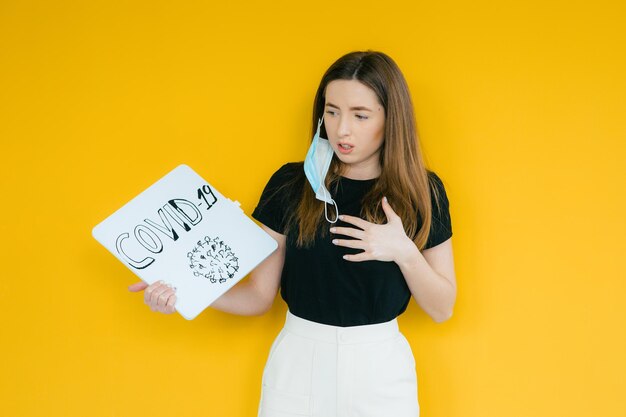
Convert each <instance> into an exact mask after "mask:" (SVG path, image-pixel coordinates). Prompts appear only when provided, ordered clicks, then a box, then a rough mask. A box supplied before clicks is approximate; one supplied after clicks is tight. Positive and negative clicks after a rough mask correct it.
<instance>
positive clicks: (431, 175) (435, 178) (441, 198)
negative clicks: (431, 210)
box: [426, 169, 448, 206]
mask: <svg viewBox="0 0 626 417" xmlns="http://www.w3.org/2000/svg"><path fill="white" fill-rule="evenodd" d="M426 173H427V174H428V184H429V186H430V196H431V199H432V202H433V206H434V205H435V204H437V205H441V204H444V205H446V206H447V205H448V196H447V194H446V187H445V186H444V184H443V181H442V180H441V178H440V177H439V175H437V174H436V173H435V172H434V171H431V170H428V169H427V170H426Z"/></svg>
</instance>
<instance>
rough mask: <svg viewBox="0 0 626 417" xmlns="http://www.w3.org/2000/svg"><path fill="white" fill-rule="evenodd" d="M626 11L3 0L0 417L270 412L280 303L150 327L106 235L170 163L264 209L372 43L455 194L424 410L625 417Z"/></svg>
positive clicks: (552, 4)
mask: <svg viewBox="0 0 626 417" xmlns="http://www.w3.org/2000/svg"><path fill="white" fill-rule="evenodd" d="M227 3H228V4H227ZM174 4H176V5H174ZM625 21H626V7H625V6H624V2H623V1H618V0H614V1H604V0H600V1H593V2H588V1H547V2H546V1H540V0H530V1H524V2H522V1H519V2H511V3H510V4H506V2H493V1H484V0H477V1H465V2H463V1H428V2H426V1H421V0H420V1H417V2H396V1H359V2H356V1H346V2H338V1H326V0H323V1H316V2H310V3H308V4H303V5H296V4H295V3H293V2H290V1H280V2H273V3H265V2H247V3H244V2H231V3H229V2H166V1H143V2H138V1H135V2H110V1H87V2H75V1H66V0H59V1H49V2H37V1H15V0H3V1H2V3H0V140H1V152H2V164H1V166H0V185H1V187H2V188H1V191H2V204H1V205H0V215H1V220H0V232H1V235H2V239H1V242H0V245H1V246H0V249H1V251H0V253H1V256H2V279H1V280H0V297H1V302H0V305H1V308H2V311H1V312H2V314H1V318H0V320H1V321H0V332H1V335H2V347H1V352H0V354H1V355H0V356H1V358H0V366H1V368H0V378H1V382H0V404H2V412H1V414H2V415H6V416H93V417H97V416H154V417H157V416H227V417H231V416H232V417H243V416H253V415H256V414H255V413H256V407H257V402H258V398H259V393H260V378H261V373H262V369H263V366H264V362H265V359H266V356H267V353H268V350H269V347H270V344H271V342H272V340H273V338H274V336H275V335H276V333H277V332H278V331H279V329H280V327H281V326H282V323H283V320H284V314H285V311H286V310H285V305H284V302H283V301H282V300H280V299H278V300H277V302H276V303H275V305H274V308H273V309H272V311H271V312H270V313H268V314H267V315H265V316H262V317H254V318H247V317H236V316H229V315H227V314H224V313H221V312H217V311H214V310H207V311H206V312H204V313H203V314H202V315H200V316H199V317H198V318H197V319H195V320H193V321H191V322H188V321H186V320H184V319H183V318H182V317H180V316H179V315H171V316H164V315H160V314H155V313H152V312H151V311H149V309H148V308H147V307H146V306H145V305H144V304H143V302H142V299H141V296H140V295H138V294H133V293H129V292H127V290H126V286H127V285H129V284H131V283H133V282H135V281H136V279H135V277H134V275H133V274H132V273H131V272H130V271H129V270H128V269H126V267H124V266H123V265H122V264H121V263H120V262H118V261H117V260H116V259H115V258H114V257H113V256H112V255H110V254H109V253H108V252H106V250H105V249H104V248H103V247H101V246H100V245H99V244H98V243H97V242H96V241H95V240H94V239H93V238H92V237H91V228H92V227H93V226H94V225H96V224H97V223H99V222H100V221H101V220H103V219H104V218H105V217H106V216H108V215H109V214H111V213H112V212H113V211H114V210H116V209H117V208H119V207H120V206H121V205H123V204H125V203H126V202H127V201H129V200H130V199H131V198H132V197H134V196H135V195H136V194H137V193H139V192H140V191H142V190H143V189H144V188H146V187H147V186H148V185H150V184H151V183H153V182H154V181H155V180H156V179H158V178H160V177H161V176H162V175H164V174H165V173H166V172H168V171H169V170H171V169H172V168H174V167H175V166H176V165H178V164H180V163H187V164H189V165H190V166H191V167H193V168H194V169H195V170H196V171H197V172H198V173H200V174H201V175H202V176H204V177H205V178H206V179H207V180H209V181H210V182H211V183H212V184H213V185H214V186H215V187H216V188H218V190H220V191H221V192H222V193H223V194H225V195H227V196H229V197H231V198H233V199H237V200H239V201H240V202H241V203H242V206H243V208H244V210H245V211H246V213H248V214H250V213H251V212H252V210H253V209H254V207H255V205H256V202H257V200H258V197H259V195H260V193H261V190H262V188H263V186H264V185H265V183H266V181H267V180H268V178H269V176H270V175H271V174H272V173H273V172H274V171H275V170H276V169H277V168H278V167H279V166H280V165H282V164H283V163H284V162H287V161H294V160H302V159H303V157H304V154H305V152H306V149H307V146H308V142H309V140H310V137H309V136H308V135H309V130H310V114H311V107H312V101H313V95H314V93H315V89H316V87H317V85H318V83H319V80H320V78H321V76H322V73H323V71H324V70H325V69H326V68H327V67H328V66H329V65H330V64H331V63H332V62H333V61H334V60H335V59H337V58H338V57H339V56H341V55H343V54H344V53H347V52H349V51H352V50H362V49H368V48H370V49H374V50H382V51H384V52H386V53H388V54H389V55H390V56H392V57H393V58H394V59H395V60H396V62H397V63H398V64H399V66H400V67H401V69H402V70H403V72H404V74H405V76H406V78H407V80H408V82H409V85H410V88H411V92H412V95H413V98H414V101H415V106H416V113H417V120H418V126H419V132H420V135H421V137H422V141H423V148H424V151H425V154H426V158H427V161H428V162H429V164H430V167H431V168H432V169H434V170H435V171H436V172H437V173H438V174H439V175H440V176H441V177H442V178H443V180H444V184H445V185H446V189H447V192H448V196H449V198H450V202H451V206H450V207H451V214H452V221H453V230H454V237H453V238H452V240H453V246H454V253H455V260H456V271H457V278H458V286H459V294H458V301H457V305H456V309H455V313H454V316H453V318H452V319H451V320H450V321H448V322H445V323H443V324H435V323H433V322H432V321H430V319H429V318H428V317H427V316H426V315H425V314H424V313H423V312H421V311H420V310H419V308H418V307H417V306H416V305H415V304H414V302H413V303H412V305H411V307H410V308H409V310H408V311H407V313H406V314H404V315H403V316H401V319H400V324H401V327H402V329H403V331H404V332H405V334H406V335H407V338H408V339H409V341H410V343H411V345H412V347H413V351H414V354H415V357H416V361H417V371H418V378H419V384H420V385H419V398H420V404H421V407H422V416H424V417H444V416H445V417H492V416H493V417H502V416H507V417H515V416H521V417H535V416H536V417H544V416H545V417H548V416H550V417H552V416H569V417H571V416H602V417H623V416H625V415H626V402H625V400H624V399H623V395H624V392H625V387H626V376H625V375H626V359H625V352H626V303H625V296H624V294H626V280H625V278H626V276H625V275H626V274H625V273H624V267H623V262H624V249H626V248H625V245H624V237H625V236H626V221H625V220H624V215H625V213H626V207H625V198H624V190H625V188H626V187H625V179H626V175H625V174H626V172H625V167H626V122H625V120H624V119H625V117H624V116H625V115H626V99H625V97H626V75H625V74H626V46H625V45H626V32H625V31H624V27H625V24H626V23H625ZM390 417H391V416H390Z"/></svg>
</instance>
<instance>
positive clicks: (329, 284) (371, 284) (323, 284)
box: [252, 162, 452, 327]
mask: <svg viewBox="0 0 626 417" xmlns="http://www.w3.org/2000/svg"><path fill="white" fill-rule="evenodd" d="M302 170H303V165H302V163H301V162H300V163H288V164H285V165H283V166H282V167H281V168H280V169H279V170H278V171H276V172H275V173H274V175H272V177H271V178H270V180H269V182H268V183H267V185H266V186H265V189H264V190H263V193H262V195H261V198H260V201H259V204H258V205H257V207H256V209H255V210H254V212H253V213H252V217H254V218H255V219H257V220H258V221H260V222H261V223H263V224H264V225H266V226H267V227H269V228H270V229H272V230H274V231H275V232H278V233H281V234H286V235H287V239H286V240H287V243H286V254H285V263H284V266H283V271H282V277H281V289H280V293H281V296H282V297H283V299H284V300H285V302H286V303H287V305H288V307H289V311H290V312H291V313H293V314H295V315H296V316H298V317H301V318H304V319H307V320H311V321H315V322H317V323H323V324H330V325H334V326H342V327H346V326H357V325H363V324H375V323H383V322H386V321H389V320H392V319H394V318H395V317H397V316H398V315H400V314H401V313H403V312H404V311H405V310H406V307H407V305H408V303H409V300H410V299H411V293H410V291H409V288H408V286H407V284H406V281H405V280H404V277H403V275H402V273H401V272H400V268H399V267H398V265H397V264H396V263H395V262H382V261H363V262H351V261H347V260H345V259H343V255H345V254H354V253H359V252H361V250H359V249H352V248H346V247H341V246H336V245H334V244H333V243H332V239H333V238H334V236H333V234H331V233H326V235H325V236H324V237H321V238H320V237H318V238H317V239H316V240H315V242H314V244H313V245H312V246H311V247H308V248H298V247H297V246H296V238H297V230H295V231H290V233H286V231H285V228H286V220H287V218H288V215H289V214H290V213H289V212H287V210H292V211H293V210H295V207H296V205H297V201H299V198H300V195H301V191H302V189H303V187H305V186H310V185H309V184H308V182H307V181H306V177H305V176H304V175H301V174H302ZM428 174H429V175H430V176H433V178H434V179H435V181H434V183H435V184H436V186H437V188H438V191H439V196H440V200H439V203H440V205H441V210H440V212H439V211H438V210H437V206H436V203H435V200H434V196H433V200H432V206H433V209H432V211H433V217H432V223H431V224H432V226H431V229H430V235H429V238H428V241H427V243H426V246H425V247H424V249H427V248H430V247H433V246H436V245H438V244H440V243H442V242H444V241H446V240H447V239H448V238H450V236H452V225H451V222H450V213H449V205H448V199H447V196H446V193H445V189H444V187H443V183H442V182H441V179H439V177H438V176H437V175H436V174H435V173H434V172H432V171H429V172H428ZM296 177H299V179H298V180H297V181H296V182H295V183H293V184H291V185H290V186H289V187H282V188H280V187H281V186H282V185H284V184H285V183H286V182H287V181H289V180H291V179H295V178H296ZM375 181H376V179H371V180H353V179H349V178H345V177H340V179H339V182H338V184H337V187H336V188H335V187H334V186H333V187H332V189H331V190H330V192H331V194H333V199H334V200H335V201H336V202H337V206H338V207H339V211H340V214H348V215H351V216H357V217H360V211H361V200H362V198H363V197H364V196H365V194H366V193H367V191H369V189H370V188H371V187H372V186H373V185H374V182H375ZM277 190H278V191H277ZM381 198H382V196H381ZM328 210H329V213H328V215H329V218H331V219H332V218H334V216H335V209H334V207H333V206H331V205H329V206H328ZM418 220H419V219H418ZM334 225H335V226H346V227H354V226H353V225H351V224H348V223H344V222H342V221H338V222H337V223H335V224H334ZM418 226H421V225H420V224H418ZM321 227H328V228H330V227H331V224H330V223H328V222H327V221H326V220H325V219H324V220H323V223H322V226H321Z"/></svg>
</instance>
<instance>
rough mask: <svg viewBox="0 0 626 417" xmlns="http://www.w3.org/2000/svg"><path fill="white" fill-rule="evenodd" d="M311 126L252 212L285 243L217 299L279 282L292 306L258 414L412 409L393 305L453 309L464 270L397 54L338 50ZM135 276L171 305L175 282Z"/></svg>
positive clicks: (250, 301)
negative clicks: (296, 156)
mask: <svg viewBox="0 0 626 417" xmlns="http://www.w3.org/2000/svg"><path fill="white" fill-rule="evenodd" d="M313 132H314V133H315V135H314V139H313V142H312V143H311V147H310V149H309V152H308V154H307V157H306V159H305V162H304V163H302V162H300V163H289V164H285V165H283V166H282V167H281V168H280V169H279V170H278V171H276V172H275V173H274V175H273V176H272V178H271V179H270V180H269V182H268V184H267V185H266V187H265V189H264V191H263V194H262V196H261V199H260V202H259V204H258V206H257V207H256V209H255V210H254V213H253V214H252V215H253V217H254V218H256V219H257V220H258V221H259V222H260V223H261V226H262V227H263V229H264V230H265V231H266V232H267V233H268V234H270V235H271V236H272V237H273V238H274V239H276V241H277V242H278V249H277V250H276V251H275V252H274V253H273V254H272V255H271V256H270V257H268V258H267V259H266V260H265V261H264V262H263V263H261V264H260V265H259V266H258V267H257V268H256V269H255V270H254V271H252V273H251V274H250V276H249V279H247V280H246V281H244V282H240V283H239V284H238V285H236V286H235V287H233V288H232V289H231V290H229V291H228V292H227V293H225V294H224V295H223V296H222V297H220V298H219V299H218V300H216V301H215V303H214V304H213V305H212V307H214V308H217V309H219V310H222V311H225V312H230V313H233V314H241V315H256V314H262V313H264V312H266V311H267V310H269V309H270V307H271V306H272V303H273V300H274V298H275V296H276V294H277V292H278V289H279V288H280V291H281V295H282V297H283V299H284V300H285V301H286V303H287V305H288V307H289V311H288V313H287V319H286V323H285V327H284V328H283V329H282V330H281V332H280V334H279V335H278V337H277V338H276V340H275V341H274V344H273V345H272V348H271V350H270V354H269V358H268V361H267V363H266V366H265V370H264V373H263V381H262V395H261V402H260V406H259V416H260V417H286V416H296V415H297V416H320V417H321V416H323V417H331V416H339V417H344V416H351V415H354V416H372V417H373V416H380V417H383V416H384V417H388V416H394V417H404V416H407V417H408V416H411V417H414V416H417V415H419V406H418V400H417V378H416V375H415V361H414V358H413V354H412V352H411V348H410V346H409V344H408V342H407V340H406V338H405V337H404V336H403V335H402V333H400V332H399V330H398V325H397V320H396V317H397V316H398V315H400V314H401V313H403V312H404V311H405V309H406V307H407V305H408V302H409V300H410V298H411V296H412V297H413V298H415V300H416V301H417V303H418V304H419V305H420V307H421V308H422V309H423V310H424V311H425V312H426V313H427V314H428V315H429V316H430V317H432V319H433V320H435V321H436V322H442V321H444V320H446V319H448V318H449V317H450V316H451V314H452V310H453V306H454V302H455V298H456V282H455V272H454V262H453V256H452V244H451V240H450V237H451V235H452V229H451V221H450V215H449V208H448V200H447V197H446V193H445V189H444V186H443V183H442V182H441V180H440V179H439V177H438V176H437V175H436V174H435V173H434V172H432V171H429V170H427V169H426V168H425V167H424V163H423V160H422V156H421V154H420V150H419V144H418V140H417V134H416V128H415V120H414V114H413V106H412V103H411V98H410V94H409V90H408V87H407V84H406V81H405V79H404V77H403V76H402V73H401V72H400V70H399V68H398V67H397V65H396V64H395V62H394V61H393V60H392V59H391V58H390V57H388V56H387V55H385V54H383V53H381V52H374V51H366V52H352V53H349V54H347V55H345V56H343V57H341V58H340V59H338V60H337V61H336V62H335V63H334V64H333V65H332V66H331V67H330V68H329V69H328V70H327V71H326V73H325V74H324V76H323V77H322V81H321V83H320V85H319V88H318V90H317V94H316V96H315V101H314V108H313ZM324 138H328V140H326V139H324ZM392 207H393V208H392ZM130 289H131V290H132V291H140V290H143V289H145V290H146V291H145V295H144V299H145V302H146V303H147V304H148V305H149V306H150V307H151V308H152V309H153V310H155V311H160V312H164V313H172V312H173V311H174V303H175V300H176V297H175V292H174V290H173V289H171V288H169V287H168V286H166V285H164V284H159V283H156V284H152V285H150V286H148V287H146V285H145V284H143V283H138V284H135V285H133V286H131V288H130Z"/></svg>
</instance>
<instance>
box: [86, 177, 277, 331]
mask: <svg viewBox="0 0 626 417" xmlns="http://www.w3.org/2000/svg"><path fill="white" fill-rule="evenodd" d="M92 235H93V237H94V238H95V239H96V240H97V241H98V242H100V243H101V244H102V245H103V246H104V247H105V248H106V249H108V250H109V252H111V253H112V254H113V255H114V256H115V257H116V258H117V259H119V260H120V261H121V262H122V263H123V264H124V265H126V266H127V267H128V268H129V269H130V270H131V271H133V272H134V273H135V274H137V276H139V278H141V280H143V281H145V282H146V283H148V284H152V283H154V282H156V281H159V280H162V281H164V282H166V283H168V284H171V285H172V286H173V287H176V305H175V307H176V310H177V311H178V312H179V313H180V314H181V315H182V316H183V317H184V318H186V319H187V320H192V319H194V318H195V317H196V316H197V315H198V314H200V313H201V312H202V311H203V310H204V309H205V308H207V307H208V306H209V305H211V303H213V301H215V300H216V299H217V298H218V297H220V296H221V295H222V294H224V293H225V292H226V291H228V290H229V289H230V288H231V287H232V286H233V285H235V284H236V283H237V282H238V281H240V280H241V279H242V278H243V277H245V276H246V275H247V274H248V273H249V272H250V271H251V270H252V269H253V268H255V267H256V266H257V265H258V264H259V263H261V262H262V261H263V260H264V259H265V258H267V257H268V256H269V255H270V254H271V253H272V252H274V251H275V250H276V248H277V247H278V243H277V242H276V241H275V240H274V239H273V238H272V237H271V236H270V235H268V234H267V233H266V232H265V231H264V230H263V229H261V228H260V227H259V226H258V225H257V224H256V223H254V222H253V221H252V220H251V219H250V218H249V217H248V216H246V215H245V213H244V212H243V210H241V208H240V207H239V203H237V202H233V201H231V200H229V199H228V198H226V197H224V196H223V195H222V194H220V193H219V192H218V191H217V190H216V189H215V188H214V187H212V186H211V185H210V184H209V183H208V182H207V181H205V180H204V179H203V178H202V177H200V176H199V175H198V174H197V173H196V172H194V171H193V170H192V169H191V168H190V167H188V166H187V165H179V166H178V167H176V168H175V169H174V170H172V171H171V172H170V173H168V174H167V175H165V176H164V177H163V178H161V179H160V180H158V181H157V182H156V183H154V184H153V185H151V186H150V187H149V188H148V189H146V190H145V191H144V192H142V193H141V194H139V195H138V196H137V197H135V198H134V199H132V200H131V201H130V202H128V203H127V204H126V205H124V206H123V207H122V208H120V209H119V210H117V211H116V212H115V213H113V214H112V215H110V216H109V217H107V218H106V219H105V220H103V221H102V222H101V223H100V224H98V225H97V226H95V227H94V228H93V230H92Z"/></svg>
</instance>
